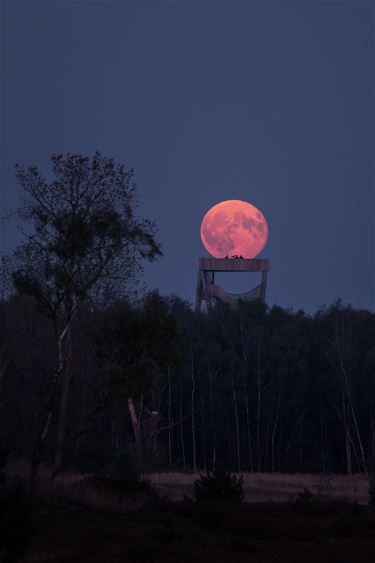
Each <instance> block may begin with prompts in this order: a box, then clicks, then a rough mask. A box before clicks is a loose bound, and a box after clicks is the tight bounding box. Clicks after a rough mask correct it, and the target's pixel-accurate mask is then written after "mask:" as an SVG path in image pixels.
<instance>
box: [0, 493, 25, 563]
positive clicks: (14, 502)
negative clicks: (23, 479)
mask: <svg viewBox="0 0 375 563" xmlns="http://www.w3.org/2000/svg"><path fill="white" fill-rule="evenodd" d="M31 535H32V525H31V502H30V499H29V496H28V494H27V493H26V491H25V489H24V487H23V486H22V485H21V484H18V483H16V484H14V483H9V482H3V483H2V485H0V554H1V553H3V554H4V559H1V561H9V562H10V561H16V560H17V558H18V557H19V556H20V555H21V554H22V553H23V551H24V550H25V548H26V546H27V545H28V543H29V540H30V538H31Z"/></svg>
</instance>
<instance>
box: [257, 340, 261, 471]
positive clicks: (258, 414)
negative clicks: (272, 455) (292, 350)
mask: <svg viewBox="0 0 375 563" xmlns="http://www.w3.org/2000/svg"><path fill="white" fill-rule="evenodd" d="M257 389H258V393H257V472H258V473H259V471H260V469H261V465H260V412H261V411H260V406H261V374H260V345H259V343H258V344H257Z"/></svg>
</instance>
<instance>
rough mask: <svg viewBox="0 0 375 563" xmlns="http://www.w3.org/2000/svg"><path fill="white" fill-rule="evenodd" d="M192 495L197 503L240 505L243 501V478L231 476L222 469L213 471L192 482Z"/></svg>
mask: <svg viewBox="0 0 375 563" xmlns="http://www.w3.org/2000/svg"><path fill="white" fill-rule="evenodd" d="M193 494H194V498H195V500H197V501H225V502H235V503H241V502H243V501H244V499H245V492H244V488H243V477H242V475H241V476H240V477H236V476H235V475H231V473H230V471H226V470H225V469H223V468H217V469H214V470H213V471H212V472H207V475H201V477H200V479H197V480H196V481H195V482H194V489H193Z"/></svg>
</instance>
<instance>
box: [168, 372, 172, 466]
mask: <svg viewBox="0 0 375 563" xmlns="http://www.w3.org/2000/svg"><path fill="white" fill-rule="evenodd" d="M171 403H172V392H171V373H170V369H169V368H168V466H169V469H171V467H172V408H171Z"/></svg>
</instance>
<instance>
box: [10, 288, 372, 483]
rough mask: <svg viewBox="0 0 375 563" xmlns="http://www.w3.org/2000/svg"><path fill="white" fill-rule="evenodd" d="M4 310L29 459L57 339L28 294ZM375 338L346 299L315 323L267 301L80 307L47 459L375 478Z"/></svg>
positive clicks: (13, 389)
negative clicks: (131, 459)
mask: <svg viewBox="0 0 375 563" xmlns="http://www.w3.org/2000/svg"><path fill="white" fill-rule="evenodd" d="M0 311H1V327H2V332H1V350H2V356H1V358H2V364H1V370H2V371H1V376H2V380H1V388H0V390H1V414H0V416H1V421H0V425H1V429H2V435H3V438H4V439H5V438H6V441H7V445H8V447H9V448H10V450H11V452H12V456H15V457H22V458H31V457H32V455H33V451H34V448H35V444H36V441H37V440H38V436H39V434H40V432H41V431H42V426H43V424H44V412H45V409H46V408H47V404H48V399H49V396H50V392H51V385H52V384H53V382H52V378H51V374H52V373H53V370H54V363H55V351H54V336H53V334H52V331H51V327H50V323H49V322H48V320H47V319H45V317H44V316H43V315H42V314H40V313H39V312H38V311H37V310H36V308H35V306H34V304H33V303H32V302H31V301H30V299H27V298H25V297H19V296H18V297H12V298H11V299H9V300H8V301H6V302H2V303H1V308H0ZM374 334H375V315H374V314H373V313H370V312H368V311H365V310H356V309H353V308H351V307H350V306H344V305H343V304H341V303H340V302H338V303H335V304H333V305H331V306H330V307H328V308H324V309H321V310H320V311H318V312H317V313H316V314H315V315H312V316H311V315H307V314H305V313H304V312H303V311H298V312H293V311H290V310H286V309H283V308H281V307H277V306H274V307H271V308H268V307H267V306H266V305H264V304H263V303H261V302H259V301H254V302H240V303H239V304H238V307H237V308H236V309H231V308H228V307H226V306H217V307H215V308H213V309H212V310H211V311H208V312H207V313H206V312H203V313H196V312H193V310H192V309H191V307H190V306H189V305H188V303H186V302H184V301H182V300H181V299H179V298H177V297H168V298H163V297H161V296H160V295H159V294H157V293H150V294H147V295H146V296H145V297H144V298H143V299H141V300H139V301H138V302H136V303H134V302H133V303H130V302H129V301H126V300H124V299H123V300H121V301H118V302H115V303H112V304H111V305H110V306H109V307H101V308H98V309H96V310H95V309H93V308H92V307H87V308H84V309H82V310H81V311H80V313H79V315H77V317H76V318H75V320H74V323H73V326H72V331H71V334H70V337H69V342H68V343H67V347H68V354H67V362H66V365H65V367H64V377H62V379H61V381H60V383H59V387H58V389H57V392H56V394H55V397H54V408H53V409H52V412H53V416H52V420H51V425H50V427H49V430H48V437H47V439H46V443H45V445H44V448H43V453H42V459H43V460H44V461H48V462H51V463H53V461H55V463H58V464H61V463H62V465H63V466H65V467H70V468H75V469H77V470H80V471H96V470H99V469H103V468H105V467H108V466H109V465H110V464H111V463H112V462H113V460H114V459H115V458H116V456H118V455H119V454H121V453H123V452H128V455H135V456H136V457H137V458H138V460H139V461H141V463H142V467H143V469H144V470H150V471H152V470H163V469H164V470H167V469H174V470H198V469H199V470H202V469H208V468H213V467H215V466H216V465H217V464H220V465H225V466H226V467H228V468H230V469H231V470H235V471H267V472H272V471H285V472H304V471H305V472H315V471H322V472H336V473H346V472H356V471H369V472H373V471H374V464H375V389H374V383H375V381H374V373H375V339H374ZM62 417H63V419H64V422H63V425H64V428H62V427H61V420H62Z"/></svg>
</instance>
